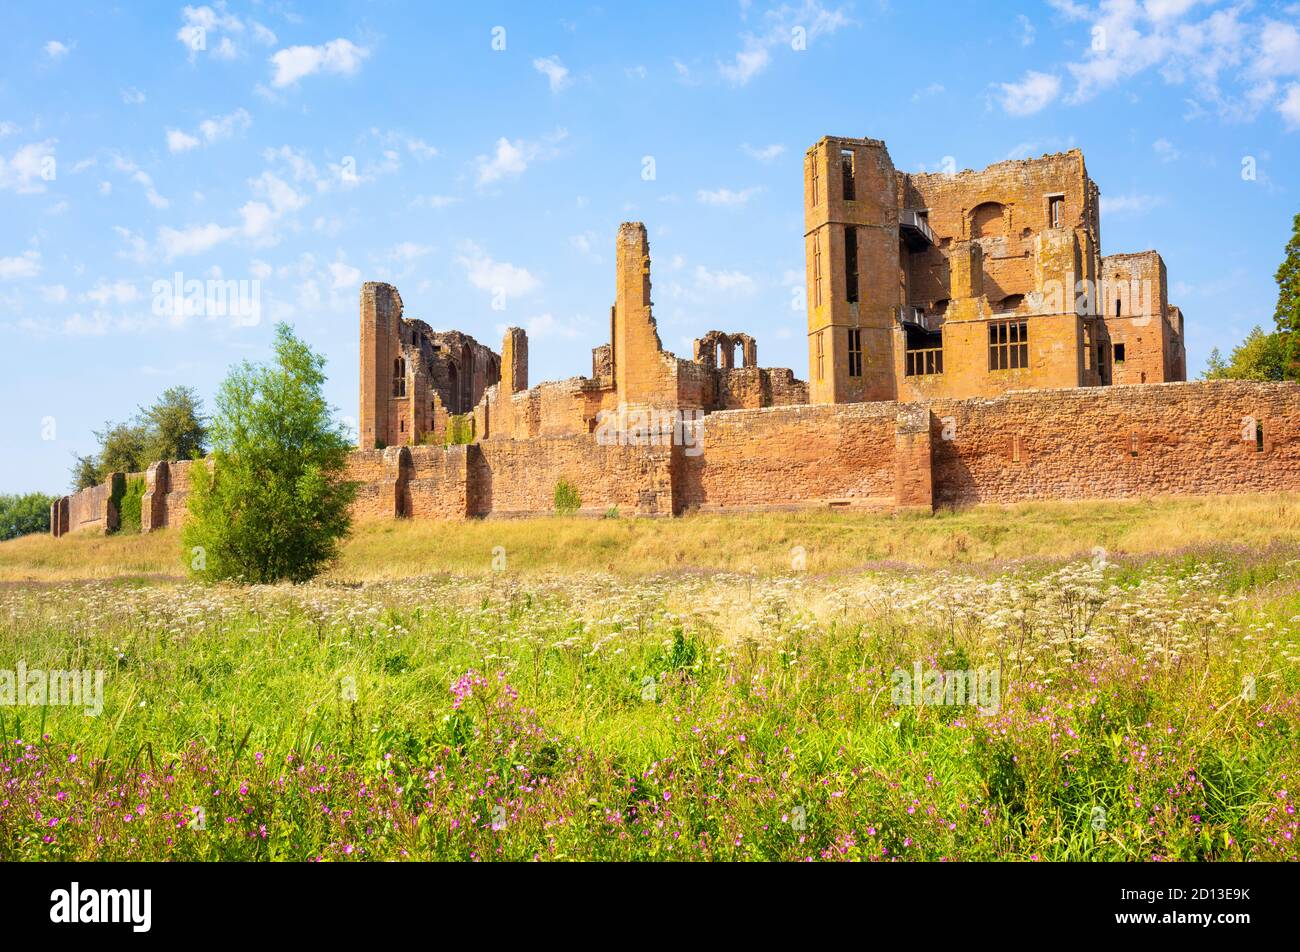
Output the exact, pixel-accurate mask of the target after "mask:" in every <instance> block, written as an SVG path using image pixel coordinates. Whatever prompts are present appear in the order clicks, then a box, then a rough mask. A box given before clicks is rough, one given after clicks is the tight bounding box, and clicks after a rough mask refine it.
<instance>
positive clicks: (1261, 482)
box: [52, 137, 1300, 535]
mask: <svg viewBox="0 0 1300 952" xmlns="http://www.w3.org/2000/svg"><path fill="white" fill-rule="evenodd" d="M804 211H805V235H804V242H805V263H806V288H807V340H808V370H807V378H808V380H807V382H806V383H805V382H804V381H802V380H799V379H796V377H795V375H794V372H793V371H791V370H789V369H784V368H762V367H759V366H758V348H757V342H756V341H755V340H754V338H753V337H751V336H749V335H748V334H746V333H743V332H723V331H717V330H712V331H708V332H706V333H704V334H702V335H701V336H700V337H699V338H698V339H696V340H695V342H694V346H693V349H692V355H691V359H689V360H687V359H684V358H681V357H678V356H676V355H674V354H672V353H670V352H668V351H666V350H664V348H663V345H662V342H661V340H660V338H659V334H658V329H657V325H656V322H655V318H654V315H653V312H652V303H651V257H650V248H649V242H648V240H647V237H646V229H645V226H644V225H642V224H641V223H638V222H627V223H624V224H623V225H622V226H621V227H620V228H619V230H618V234H617V237H616V239H615V262H616V270H615V282H614V303H613V306H612V307H611V309H610V321H609V339H608V342H606V343H604V344H601V345H600V346H598V347H596V348H595V349H594V350H593V352H592V369H591V375H590V376H580V377H572V378H569V379H567V380H561V381H551V382H543V383H538V384H534V385H530V382H529V374H528V339H527V335H526V334H525V332H524V331H523V330H520V329H519V328H510V329H509V330H507V332H506V334H505V339H504V341H503V343H502V346H501V352H500V354H497V353H495V352H493V351H492V350H491V349H489V348H488V347H486V346H484V345H482V344H480V343H478V342H477V341H475V340H474V339H473V338H472V337H469V336H467V335H465V334H462V333H460V332H457V331H446V332H436V331H433V330H432V329H431V328H430V326H429V325H428V324H426V323H424V322H423V321H420V320H415V319H411V318H407V317H406V316H405V315H404V314H403V306H402V299H401V296H400V294H399V293H398V291H397V289H396V288H395V287H393V286H392V285H389V284H383V283H376V282H368V283H366V284H365V285H364V286H363V287H362V290H361V300H360V311H361V326H360V360H361V383H360V417H359V420H360V422H359V426H358V444H359V445H358V449H357V450H356V451H355V452H353V454H352V456H351V459H350V463H349V478H351V479H353V480H354V481H356V483H357V484H358V486H359V493H358V498H357V502H356V504H355V511H354V514H355V515H356V516H357V517H358V518H363V519H364V518H385V519H392V518H402V517H407V518H421V517H436V518H466V517H483V516H506V515H528V514H536V513H542V512H547V511H550V509H551V508H552V503H553V490H554V487H555V485H556V484H557V482H559V481H560V480H564V481H566V482H568V483H570V484H571V485H573V486H574V487H576V489H577V490H578V493H579V495H580V497H581V500H582V508H583V510H584V511H586V512H589V513H592V514H597V513H604V512H606V511H608V510H610V509H618V510H619V511H621V512H626V513H630V514H632V513H634V514H639V515H676V514H681V513H686V512H693V511H722V512H725V511H743V510H754V509H786V508H808V507H814V508H824V509H843V508H866V509H886V510H896V509H912V508H916V509H922V510H925V511H929V510H931V509H933V508H934V507H935V506H938V505H967V504H972V503H982V502H998V503H1011V502H1019V501H1023V500H1033V499H1084V498H1122V497H1135V496H1145V495H1158V494H1204V495H1209V494H1217V493H1237V492H1269V491H1282V490H1286V491H1295V490H1300V439H1297V432H1298V430H1300V387H1297V386H1296V384H1294V383H1256V382H1247V381H1210V382H1196V383H1188V382H1186V350H1185V344H1184V340H1185V338H1184V323H1183V315H1182V312H1181V311H1180V310H1179V309H1178V308H1177V307H1175V306H1173V305H1171V304H1169V302H1168V292H1167V277H1166V271H1165V265H1164V262H1163V260H1162V259H1161V258H1160V255H1159V254H1158V253H1157V252H1155V251H1145V252H1141V253H1137V254H1116V255H1109V256H1103V255H1102V253H1101V221H1100V191H1099V189H1098V187H1097V185H1096V184H1095V183H1094V182H1093V181H1092V179H1091V178H1089V176H1088V173H1087V170H1086V167H1085V165H1084V160H1083V155H1082V154H1081V153H1080V152H1078V151H1077V150H1075V151H1070V152H1066V153H1062V154H1058V155H1049V156H1044V157H1042V158H1039V159H1032V160H1018V161H1010V162H1002V163H999V164H997V165H993V166H990V167H989V168H987V169H984V170H983V171H980V172H972V171H964V172H961V173H958V174H955V175H944V174H910V173H905V172H900V171H899V170H897V169H896V168H894V165H893V163H892V161H891V160H890V157H889V153H888V150H887V149H886V147H885V144H884V143H883V142H881V141H879V140H873V139H850V138H830V137H828V138H823V139H822V140H820V141H819V142H817V143H816V144H815V145H814V146H813V147H812V148H810V149H809V150H808V152H807V154H806V156H805V159H804ZM190 465H192V464H189V463H180V464H178V463H172V464H167V463H159V464H155V465H154V466H153V467H150V470H149V472H148V474H145V475H146V476H147V484H148V491H147V493H146V497H145V499H146V504H145V513H144V516H143V520H142V521H143V523H144V529H145V530H146V531H148V530H150V529H153V528H159V527H161V526H163V525H169V524H172V523H174V522H176V521H178V519H179V518H182V517H183V513H184V495H185V490H186V487H187V485H188V478H187V468H188V467H189V466H190ZM120 478H121V474H114V479H118V480H120ZM112 485H115V484H114V483H113V480H110V483H109V484H106V486H101V487H93V488H92V489H90V490H85V491H83V492H82V493H79V494H76V495H75V496H72V497H64V498H63V499H61V500H58V501H56V502H55V503H54V506H53V508H52V531H53V532H54V534H55V535H61V534H63V533H64V532H69V531H74V530H77V529H85V528H98V529H101V530H102V529H111V528H112V524H113V521H114V519H115V515H114V513H113V512H112V506H113V498H114V493H113V491H112Z"/></svg>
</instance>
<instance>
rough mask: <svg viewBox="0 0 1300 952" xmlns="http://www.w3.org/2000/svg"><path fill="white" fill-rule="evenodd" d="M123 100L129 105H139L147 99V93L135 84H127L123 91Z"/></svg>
mask: <svg viewBox="0 0 1300 952" xmlns="http://www.w3.org/2000/svg"><path fill="white" fill-rule="evenodd" d="M121 95H122V102H124V103H126V104H127V105H128V106H138V105H140V104H141V103H142V102H144V100H145V95H144V93H142V92H141V91H140V90H138V89H136V88H135V87H134V86H127V87H126V88H125V89H123V90H122V91H121Z"/></svg>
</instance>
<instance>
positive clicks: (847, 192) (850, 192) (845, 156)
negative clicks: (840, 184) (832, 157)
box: [840, 149, 856, 202]
mask: <svg viewBox="0 0 1300 952" xmlns="http://www.w3.org/2000/svg"><path fill="white" fill-rule="evenodd" d="M840 171H841V172H842V173H843V174H844V200H845V201H846V202H851V201H853V200H854V198H855V197H856V193H855V190H854V186H853V150H852V149H842V150H841V151H840Z"/></svg>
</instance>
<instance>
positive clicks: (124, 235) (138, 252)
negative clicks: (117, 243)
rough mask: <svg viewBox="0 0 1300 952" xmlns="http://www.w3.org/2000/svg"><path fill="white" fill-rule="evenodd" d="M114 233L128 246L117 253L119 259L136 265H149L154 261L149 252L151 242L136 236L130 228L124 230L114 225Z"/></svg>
mask: <svg viewBox="0 0 1300 952" xmlns="http://www.w3.org/2000/svg"><path fill="white" fill-rule="evenodd" d="M113 231H115V232H116V233H117V236H118V237H119V238H121V239H122V242H123V244H124V245H125V246H126V247H125V248H124V249H123V250H122V251H119V252H118V253H117V256H118V257H119V258H125V259H126V260H127V261H134V262H135V263H136V264H147V263H148V262H149V261H150V260H151V259H152V257H153V256H152V254H151V253H150V251H149V242H147V241H145V240H144V239H143V238H142V237H140V236H139V235H137V234H135V232H133V231H131V230H130V229H129V228H123V227H122V226H121V225H114V226H113Z"/></svg>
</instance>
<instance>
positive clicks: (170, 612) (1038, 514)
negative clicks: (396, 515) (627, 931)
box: [0, 496, 1300, 861]
mask: <svg viewBox="0 0 1300 952" xmlns="http://www.w3.org/2000/svg"><path fill="white" fill-rule="evenodd" d="M1297 505H1298V500H1297V499H1296V498H1295V497H1280V496H1279V497H1258V498H1244V497H1242V498H1225V499H1214V500H1183V501H1169V500H1146V501H1140V502H1132V503H1128V502H1126V503H1111V504H1077V505H1076V504H1070V505H1067V504H1056V505H1046V504H1045V505H1034V506H1021V507H1015V508H1012V509H1000V508H999V509H992V508H980V509H974V510H969V511H965V512H960V513H941V514H939V515H937V516H935V517H933V518H929V517H922V516H904V517H899V518H893V517H889V516H880V515H876V516H866V515H848V514H834V515H829V514H815V515H814V514H810V513H803V514H763V515H753V516H737V517H726V518H724V517H695V518H687V519H680V520H673V521H642V520H633V519H626V518H623V519H608V520H574V519H546V518H542V519H536V520H529V521H520V522H512V521H499V522H497V521H488V522H474V523H467V524H438V523H399V524H386V525H382V526H363V527H360V528H359V529H358V531H357V532H356V534H355V536H354V537H353V539H352V540H351V541H350V542H349V544H348V547H347V549H346V551H345V553H344V556H343V558H342V560H341V561H340V563H339V565H338V566H337V567H336V568H335V569H334V570H333V572H332V573H331V575H330V576H329V577H327V578H324V579H321V580H319V581H318V582H316V583H313V584H310V585H304V586H297V587H291V586H277V587H256V588H236V587H224V586H220V587H211V588H201V587H198V586H195V585H192V584H190V583H188V582H186V581H185V580H183V579H181V578H179V577H177V576H178V572H177V568H176V567H177V565H178V563H179V558H178V554H177V551H176V550H177V548H178V546H179V539H178V536H177V535H176V534H173V533H170V532H164V533H159V534H154V535H148V536H133V537H131V536H119V537H111V538H91V537H86V538H79V537H76V536H73V537H69V538H65V539H62V540H50V539H46V538H28V539H21V540H16V541H14V542H9V543H4V544H2V545H0V580H3V584H0V645H2V646H3V651H2V653H0V700H3V696H2V695H3V687H4V683H3V672H4V671H6V670H8V671H16V670H17V667H18V665H19V663H20V662H21V663H22V665H23V666H24V667H25V668H26V669H27V671H28V672H29V673H30V672H33V671H37V672H51V671H65V670H66V671H102V672H103V675H104V680H103V689H102V697H101V699H102V710H99V711H97V712H96V714H95V716H87V713H86V710H85V707H86V703H87V701H88V698H89V697H90V696H91V695H92V694H93V692H88V694H87V695H86V696H83V697H82V698H81V701H82V704H81V706H72V705H57V704H48V703H46V704H34V703H33V704H19V703H7V704H0V737H2V738H4V741H5V747H4V750H3V752H2V753H0V783H2V784H3V789H2V790H0V859H28V860H34V859H61V858H80V859H166V858H175V859H250V860H253V859H255V860H262V859H313V860H316V859H323V860H340V859H402V858H411V859H466V860H490V859H514V860H532V859H541V860H557V859H558V860H572V859H649V860H662V859H668V860H695V859H755V860H765V859H777V860H804V859H814V860H818V859H828V860H843V859H850V860H851V859H862V860H881V861H891V860H939V859H1002V860H1029V859H1044V860H1104V859H1125V860H1171V861H1172V860H1186V861H1212V860H1233V859H1294V858H1295V857H1296V855H1297V850H1296V847H1295V837H1296V835H1297V833H1300V826H1298V825H1297V823H1298V821H1297V818H1296V816H1295V812H1294V803H1295V791H1294V787H1295V778H1296V775H1297V771H1300V742H1298V738H1297V727H1298V726H1300V725H1298V722H1297V705H1298V704H1300V644H1298V641H1300V538H1297V534H1298V533H1300V528H1297V523H1300V520H1297V519H1296V507H1297ZM494 550H496V555H497V561H496V565H495V567H494V565H493V558H494ZM502 554H504V564H503V563H502V560H501V558H500V556H501V555H502ZM932 671H933V672H948V674H947V675H946V676H945V677H944V679H943V684H942V685H941V686H940V687H939V688H938V689H937V690H935V691H934V692H933V693H931V691H930V687H931V682H929V681H927V680H926V678H928V677H929V675H930V672H932ZM967 672H969V673H970V675H971V680H970V683H971V684H972V685H978V687H974V686H973V687H972V691H971V694H972V696H971V697H966V698H964V699H963V698H962V697H961V696H960V694H959V693H958V692H957V690H954V689H953V685H956V686H957V688H960V687H962V686H964V685H965V684H966V681H965V680H964V675H965V673H967ZM916 679H920V681H919V683H920V685H922V686H923V689H922V690H921V691H919V692H918V691H914V690H913V688H914V687H916V686H917V685H918V681H917V680H916ZM10 683H11V684H12V678H11V681H10ZM945 690H948V691H949V693H948V695H947V696H945V695H944V691H945ZM14 699H15V695H14V694H13V692H12V690H11V695H10V700H11V701H12V700H14ZM28 699H29V700H30V696H29V698H28ZM972 701H973V702H975V703H972Z"/></svg>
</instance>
